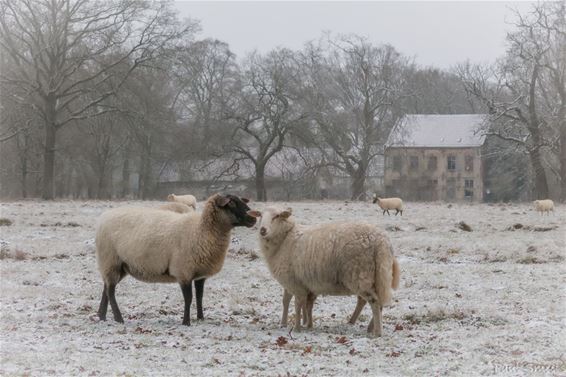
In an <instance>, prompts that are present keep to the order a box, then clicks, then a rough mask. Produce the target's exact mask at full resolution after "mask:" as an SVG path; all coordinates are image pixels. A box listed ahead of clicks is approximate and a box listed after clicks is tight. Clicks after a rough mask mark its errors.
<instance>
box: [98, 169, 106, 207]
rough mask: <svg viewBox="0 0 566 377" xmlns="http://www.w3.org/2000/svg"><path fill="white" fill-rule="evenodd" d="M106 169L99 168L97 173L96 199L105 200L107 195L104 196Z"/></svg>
mask: <svg viewBox="0 0 566 377" xmlns="http://www.w3.org/2000/svg"><path fill="white" fill-rule="evenodd" d="M105 170H106V169H105V168H103V167H102V168H100V169H99V172H98V182H97V186H98V187H97V190H96V199H106V198H107V194H106V191H107V190H106V179H105V175H106V171H105Z"/></svg>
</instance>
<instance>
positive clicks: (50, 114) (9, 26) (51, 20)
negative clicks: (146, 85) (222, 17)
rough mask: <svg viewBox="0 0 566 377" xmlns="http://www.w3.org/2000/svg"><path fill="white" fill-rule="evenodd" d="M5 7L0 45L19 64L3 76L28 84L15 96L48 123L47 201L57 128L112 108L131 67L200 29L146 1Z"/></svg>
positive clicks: (56, 0) (45, 0)
mask: <svg viewBox="0 0 566 377" xmlns="http://www.w3.org/2000/svg"><path fill="white" fill-rule="evenodd" d="M0 12H1V14H2V17H1V18H0V47H1V49H2V53H3V54H6V55H7V56H8V57H9V59H10V60H11V61H12V62H13V63H14V64H10V65H8V67H6V68H8V69H4V67H3V69H2V74H1V79H2V81H3V82H4V83H7V84H10V85H12V86H14V87H17V88H20V89H24V90H25V93H26V95H25V96H17V97H16V98H17V99H18V100H20V101H22V102H29V103H31V104H32V106H33V108H34V110H35V111H36V112H37V113H38V114H39V115H40V116H41V117H42V119H43V122H44V125H43V126H44V131H45V140H44V144H45V147H44V164H43V165H44V166H43V198H44V199H52V198H53V176H54V169H55V151H56V136H57V131H58V130H60V129H61V128H62V127H63V126H65V125H67V124H70V123H72V122H75V121H77V120H81V119H86V118H89V117H93V116H97V115H100V114H102V113H105V112H107V111H109V110H108V109H107V108H105V106H104V105H105V100H106V99H108V98H109V97H110V96H112V95H114V94H115V93H116V91H117V89H118V88H119V87H120V86H121V85H122V83H123V82H124V81H125V80H126V78H127V77H128V76H129V74H130V73H131V72H132V71H133V70H135V69H136V68H137V67H139V66H140V65H142V64H144V63H147V62H148V61H149V60H151V59H153V58H154V57H155V56H157V55H159V54H160V51H162V49H163V47H164V46H166V45H167V44H169V43H170V42H172V41H174V40H176V39H177V38H179V37H180V36H182V35H185V34H186V33H189V32H190V31H192V30H193V29H194V27H195V25H194V24H191V25H189V26H188V27H185V28H180V27H178V22H177V21H176V19H175V15H174V13H173V12H172V10H171V8H170V7H169V6H168V5H167V4H165V3H152V2H142V1H96V2H93V1H88V0H2V1H1V2H0ZM93 89H96V90H97V91H96V95H94V96H93V95H92V94H93ZM87 94H88V95H89V97H88V98H89V100H88V101H84V98H85V96H86V95H87Z"/></svg>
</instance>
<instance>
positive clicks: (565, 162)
mask: <svg viewBox="0 0 566 377" xmlns="http://www.w3.org/2000/svg"><path fill="white" fill-rule="evenodd" d="M559 127H560V199H561V200H562V202H566V120H562V122H561V124H560V126H559Z"/></svg>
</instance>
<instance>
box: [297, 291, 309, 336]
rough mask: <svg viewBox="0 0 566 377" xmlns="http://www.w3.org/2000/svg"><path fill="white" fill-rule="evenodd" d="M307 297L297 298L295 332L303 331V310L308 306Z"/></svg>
mask: <svg viewBox="0 0 566 377" xmlns="http://www.w3.org/2000/svg"><path fill="white" fill-rule="evenodd" d="M306 301H307V299H306V297H299V296H295V330H296V331H301V309H302V308H303V307H304V306H305V305H306Z"/></svg>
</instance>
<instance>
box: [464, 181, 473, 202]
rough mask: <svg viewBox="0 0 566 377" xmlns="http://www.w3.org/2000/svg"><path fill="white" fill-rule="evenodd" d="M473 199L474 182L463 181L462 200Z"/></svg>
mask: <svg viewBox="0 0 566 377" xmlns="http://www.w3.org/2000/svg"><path fill="white" fill-rule="evenodd" d="M473 197H474V180H473V179H466V180H464V198H466V199H472V198H473Z"/></svg>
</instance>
